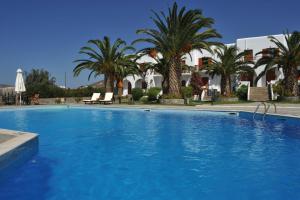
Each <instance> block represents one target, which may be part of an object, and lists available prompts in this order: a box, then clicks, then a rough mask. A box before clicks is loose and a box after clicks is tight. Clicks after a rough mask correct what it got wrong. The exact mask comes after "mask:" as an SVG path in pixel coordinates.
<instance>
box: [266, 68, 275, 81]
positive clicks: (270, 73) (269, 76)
mask: <svg viewBox="0 0 300 200" xmlns="http://www.w3.org/2000/svg"><path fill="white" fill-rule="evenodd" d="M273 80H276V73H275V69H274V68H273V69H269V70H268V71H267V74H266V82H267V83H268V82H271V81H273Z"/></svg>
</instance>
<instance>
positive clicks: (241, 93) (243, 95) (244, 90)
mask: <svg viewBox="0 0 300 200" xmlns="http://www.w3.org/2000/svg"><path fill="white" fill-rule="evenodd" d="M236 95H237V96H238V98H239V100H244V101H247V96H248V86H246V85H242V86H241V87H239V89H238V90H237V91H236Z"/></svg>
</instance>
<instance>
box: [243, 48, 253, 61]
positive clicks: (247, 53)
mask: <svg viewBox="0 0 300 200" xmlns="http://www.w3.org/2000/svg"><path fill="white" fill-rule="evenodd" d="M244 52H245V56H244V60H245V61H253V50H252V49H247V50H245V51H244Z"/></svg>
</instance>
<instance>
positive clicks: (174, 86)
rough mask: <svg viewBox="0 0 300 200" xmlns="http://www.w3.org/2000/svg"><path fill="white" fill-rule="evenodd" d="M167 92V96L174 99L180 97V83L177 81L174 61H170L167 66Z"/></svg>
mask: <svg viewBox="0 0 300 200" xmlns="http://www.w3.org/2000/svg"><path fill="white" fill-rule="evenodd" d="M169 65H170V66H169V90H168V94H169V95H172V96H174V97H176V98H178V97H180V87H179V86H180V81H179V80H178V74H177V73H178V70H177V66H176V61H175V59H172V60H171V61H170V64H169Z"/></svg>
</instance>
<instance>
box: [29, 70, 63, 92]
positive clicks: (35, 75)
mask: <svg viewBox="0 0 300 200" xmlns="http://www.w3.org/2000/svg"><path fill="white" fill-rule="evenodd" d="M55 81H56V79H55V78H54V77H52V76H51V75H50V73H49V72H48V71H46V70H43V69H32V70H31V71H30V72H29V73H25V85H26V90H27V91H26V93H27V95H28V96H33V95H34V94H40V97H43V98H48V97H62V96H64V90H63V89H62V88H59V87H58V86H56V85H55Z"/></svg>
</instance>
